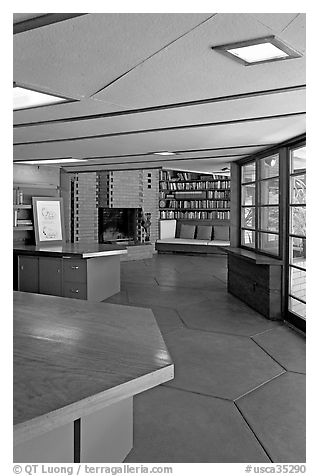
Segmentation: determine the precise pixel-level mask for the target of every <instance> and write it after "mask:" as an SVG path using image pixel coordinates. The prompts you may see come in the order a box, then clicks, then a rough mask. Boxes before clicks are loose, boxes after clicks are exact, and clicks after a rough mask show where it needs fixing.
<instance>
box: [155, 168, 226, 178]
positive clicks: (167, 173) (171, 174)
mask: <svg viewBox="0 0 319 476" xmlns="http://www.w3.org/2000/svg"><path fill="white" fill-rule="evenodd" d="M216 179H217V180H218V179H229V177H228V175H220V174H205V175H198V174H196V173H193V172H180V171H177V170H161V171H160V180H216Z"/></svg>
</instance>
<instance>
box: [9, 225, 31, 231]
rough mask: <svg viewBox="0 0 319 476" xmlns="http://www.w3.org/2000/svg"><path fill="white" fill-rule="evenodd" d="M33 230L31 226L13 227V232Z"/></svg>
mask: <svg viewBox="0 0 319 476" xmlns="http://www.w3.org/2000/svg"><path fill="white" fill-rule="evenodd" d="M30 230H33V226H32V225H25V226H24V225H20V226H14V227H13V231H30Z"/></svg>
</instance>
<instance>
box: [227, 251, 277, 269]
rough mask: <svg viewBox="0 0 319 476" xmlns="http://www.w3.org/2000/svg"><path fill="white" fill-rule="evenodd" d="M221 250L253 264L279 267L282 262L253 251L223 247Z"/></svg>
mask: <svg viewBox="0 0 319 476" xmlns="http://www.w3.org/2000/svg"><path fill="white" fill-rule="evenodd" d="M223 250H224V251H225V252H226V253H228V254H230V255H234V256H238V257H240V258H243V259H245V260H247V261H253V262H254V263H255V264H268V265H272V266H281V265H282V264H283V261H282V260H280V259H276V258H271V257H270V256H265V255H261V254H259V253H255V251H249V250H245V249H243V248H234V247H231V246H230V247H227V248H226V247H225V248H223Z"/></svg>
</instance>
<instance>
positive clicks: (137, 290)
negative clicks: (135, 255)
mask: <svg viewBox="0 0 319 476" xmlns="http://www.w3.org/2000/svg"><path fill="white" fill-rule="evenodd" d="M126 289H127V293H128V299H129V302H130V303H135V304H143V305H147V306H149V307H152V306H153V305H154V306H162V307H172V308H175V307H176V306H178V305H188V304H193V303H197V302H200V301H202V300H204V296H203V295H202V293H201V291H199V290H197V289H188V288H175V287H171V286H156V287H155V286H148V285H144V286H141V285H138V284H137V285H135V284H131V283H127V285H126Z"/></svg>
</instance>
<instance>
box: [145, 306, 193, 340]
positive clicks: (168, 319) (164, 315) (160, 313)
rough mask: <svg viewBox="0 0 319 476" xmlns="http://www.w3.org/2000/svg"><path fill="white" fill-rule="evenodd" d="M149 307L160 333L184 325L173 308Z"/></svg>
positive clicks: (165, 332)
mask: <svg viewBox="0 0 319 476" xmlns="http://www.w3.org/2000/svg"><path fill="white" fill-rule="evenodd" d="M151 309H152V311H153V314H154V316H155V319H156V321H157V325H158V327H159V328H160V331H161V332H162V334H167V333H168V332H171V331H174V330H175V329H183V328H184V327H185V326H184V324H183V322H182V321H181V319H180V317H179V315H178V314H177V312H176V311H175V309H170V308H168V307H161V306H152V307H151Z"/></svg>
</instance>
